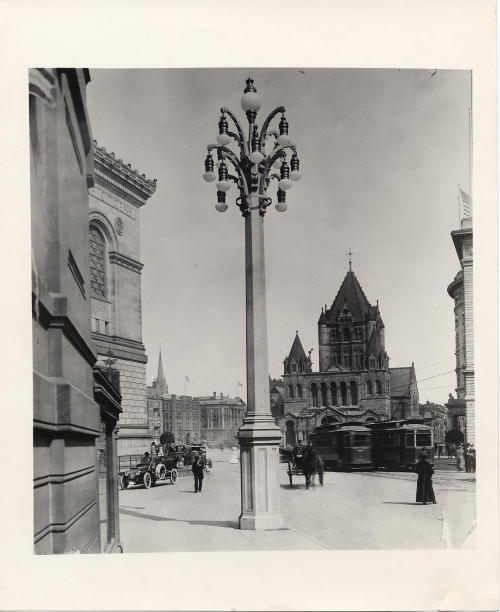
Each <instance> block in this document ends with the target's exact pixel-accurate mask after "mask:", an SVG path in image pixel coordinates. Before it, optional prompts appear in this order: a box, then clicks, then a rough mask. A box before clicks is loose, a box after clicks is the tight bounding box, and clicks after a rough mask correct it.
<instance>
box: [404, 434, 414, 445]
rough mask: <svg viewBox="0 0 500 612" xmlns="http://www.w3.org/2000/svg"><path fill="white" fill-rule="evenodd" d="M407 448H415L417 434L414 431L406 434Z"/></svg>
mask: <svg viewBox="0 0 500 612" xmlns="http://www.w3.org/2000/svg"><path fill="white" fill-rule="evenodd" d="M405 446H406V447H410V446H415V432H414V431H407V432H406V434H405Z"/></svg>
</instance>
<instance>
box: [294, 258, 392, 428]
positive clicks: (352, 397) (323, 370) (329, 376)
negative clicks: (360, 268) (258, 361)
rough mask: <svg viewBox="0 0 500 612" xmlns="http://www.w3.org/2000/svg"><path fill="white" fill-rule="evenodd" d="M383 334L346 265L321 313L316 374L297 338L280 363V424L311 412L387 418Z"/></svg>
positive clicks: (374, 310) (376, 313)
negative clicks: (333, 292) (282, 398)
mask: <svg viewBox="0 0 500 612" xmlns="http://www.w3.org/2000/svg"><path fill="white" fill-rule="evenodd" d="M384 331H385V330H384V322H383V321H382V317H381V314H380V309H379V305H378V301H377V304H376V305H372V304H370V302H369V301H368V299H367V297H366V295H365V293H364V292H363V289H362V288H361V285H360V284H359V281H358V279H357V278H356V275H355V274H354V272H353V270H352V264H351V261H350V260H349V271H348V272H347V274H346V276H345V278H344V280H343V282H342V284H341V286H340V289H339V290H338V292H337V295H336V297H335V299H334V300H333V303H332V305H331V306H330V308H328V307H327V306H326V305H325V307H324V308H322V309H321V315H320V317H319V320H318V346H319V367H318V371H317V372H313V371H312V363H311V358H310V353H309V356H307V355H306V353H305V351H304V349H303V347H302V344H301V342H300V338H299V336H298V333H296V336H295V339H294V341H293V344H292V348H291V349H290V353H289V354H288V356H287V357H286V358H285V360H284V372H283V386H284V396H285V397H284V413H285V419H286V418H287V417H286V415H287V414H288V415H289V416H290V418H291V417H294V416H296V417H299V415H300V414H301V413H303V414H306V413H307V414H309V412H310V411H312V413H316V410H318V411H319V412H321V411H328V415H329V417H331V418H338V419H339V420H346V419H349V418H351V419H352V418H361V419H363V420H365V419H371V420H378V419H380V418H388V417H389V416H390V406H391V400H390V393H391V389H390V371H389V357H388V355H387V352H386V350H385V334H384ZM304 411H305V412H304ZM312 413H311V414H312ZM332 415H336V416H332ZM309 417H310V414H309ZM309 417H308V418H309Z"/></svg>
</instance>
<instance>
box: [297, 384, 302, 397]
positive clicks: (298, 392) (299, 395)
mask: <svg viewBox="0 0 500 612" xmlns="http://www.w3.org/2000/svg"><path fill="white" fill-rule="evenodd" d="M297 397H298V398H299V399H302V385H297Z"/></svg>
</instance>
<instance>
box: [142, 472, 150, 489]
mask: <svg viewBox="0 0 500 612" xmlns="http://www.w3.org/2000/svg"><path fill="white" fill-rule="evenodd" d="M142 484H143V485H144V488H145V489H149V487H150V486H151V474H150V473H149V472H145V473H144V476H143V477H142Z"/></svg>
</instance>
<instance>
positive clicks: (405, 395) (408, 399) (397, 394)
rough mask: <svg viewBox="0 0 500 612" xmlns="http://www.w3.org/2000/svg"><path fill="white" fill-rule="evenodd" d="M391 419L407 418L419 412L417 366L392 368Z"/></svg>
mask: <svg viewBox="0 0 500 612" xmlns="http://www.w3.org/2000/svg"><path fill="white" fill-rule="evenodd" d="M389 372H390V376H391V379H390V382H391V419H407V418H408V417H409V416H410V415H415V414H418V410H419V403H418V387H417V377H416V375H415V366H414V364H413V363H412V364H411V366H409V367H406V368H390V369H389Z"/></svg>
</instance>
